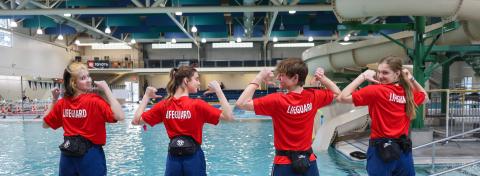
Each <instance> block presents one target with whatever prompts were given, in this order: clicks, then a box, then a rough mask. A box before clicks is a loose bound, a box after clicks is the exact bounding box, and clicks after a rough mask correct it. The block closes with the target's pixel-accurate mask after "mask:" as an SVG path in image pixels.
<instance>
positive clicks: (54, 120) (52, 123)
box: [43, 100, 63, 129]
mask: <svg viewBox="0 0 480 176" xmlns="http://www.w3.org/2000/svg"><path fill="white" fill-rule="evenodd" d="M62 104H63V100H59V101H58V102H57V103H55V105H53V108H52V110H51V111H50V112H49V113H48V114H47V116H46V117H45V118H43V121H44V122H45V123H46V124H47V125H48V126H49V127H50V128H52V129H57V128H60V127H61V126H63V119H62V117H63V115H62Z"/></svg>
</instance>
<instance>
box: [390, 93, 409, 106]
mask: <svg viewBox="0 0 480 176" xmlns="http://www.w3.org/2000/svg"><path fill="white" fill-rule="evenodd" d="M388 101H391V102H396V103H401V104H405V102H406V101H405V96H399V95H396V94H394V93H390V97H389V99H388Z"/></svg>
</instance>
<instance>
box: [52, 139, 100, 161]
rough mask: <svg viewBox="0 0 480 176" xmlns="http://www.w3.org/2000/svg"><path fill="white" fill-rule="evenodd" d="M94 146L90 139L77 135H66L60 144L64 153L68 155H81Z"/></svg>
mask: <svg viewBox="0 0 480 176" xmlns="http://www.w3.org/2000/svg"><path fill="white" fill-rule="evenodd" d="M92 146H93V143H92V142H90V141H89V140H88V139H85V138H84V137H82V136H80V135H77V136H64V137H63V143H62V144H60V145H59V146H58V148H60V151H61V152H62V154H64V155H67V156H74V157H81V156H83V155H85V153H87V151H88V149H90V148H91V147H92Z"/></svg>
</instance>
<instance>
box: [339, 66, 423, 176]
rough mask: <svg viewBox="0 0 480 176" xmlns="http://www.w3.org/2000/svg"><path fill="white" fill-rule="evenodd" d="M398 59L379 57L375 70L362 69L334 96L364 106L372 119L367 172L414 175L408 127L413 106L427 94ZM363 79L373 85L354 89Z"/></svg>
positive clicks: (412, 113) (340, 100) (413, 109)
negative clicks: (362, 70) (363, 70)
mask: <svg viewBox="0 0 480 176" xmlns="http://www.w3.org/2000/svg"><path fill="white" fill-rule="evenodd" d="M402 60H403V59H402V58H400V57H395V56H388V57H385V58H383V59H381V60H380V62H378V64H379V65H378V71H377V72H375V71H373V70H367V71H365V72H363V73H362V74H360V75H359V76H358V77H357V78H356V79H355V80H353V81H352V83H350V84H349V85H348V86H347V87H346V88H345V89H344V90H343V91H342V93H341V94H340V95H339V96H338V102H341V103H353V104H354V105H355V106H368V111H369V113H370V117H371V119H372V124H371V131H372V132H371V134H370V142H369V147H368V151H367V172H368V174H369V175H410V176H411V175H415V169H414V167H413V158H412V144H411V140H410V138H409V137H408V130H409V127H410V121H411V120H413V119H414V118H415V108H416V107H417V106H418V105H420V104H423V103H425V102H426V101H428V94H427V93H426V92H425V90H424V89H423V87H422V86H420V84H418V82H417V81H415V79H414V78H413V76H412V74H410V72H409V71H408V70H407V69H405V68H403V66H402ZM375 76H376V77H377V79H378V80H376V79H375ZM364 81H371V82H374V83H377V84H374V85H369V86H367V87H364V88H362V89H360V90H358V91H356V92H354V90H355V89H356V88H357V87H358V86H359V85H360V84H362V83H363V82H364Z"/></svg>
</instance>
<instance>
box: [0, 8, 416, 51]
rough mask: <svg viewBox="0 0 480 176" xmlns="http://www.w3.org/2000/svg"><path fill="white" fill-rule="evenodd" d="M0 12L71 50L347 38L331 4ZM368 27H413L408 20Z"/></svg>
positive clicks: (392, 19) (386, 20)
mask: <svg viewBox="0 0 480 176" xmlns="http://www.w3.org/2000/svg"><path fill="white" fill-rule="evenodd" d="M12 2H15V3H12ZM0 8H1V10H0V18H3V19H13V20H15V21H16V22H17V23H18V27H17V28H15V29H13V30H18V31H22V30H23V31H24V33H25V31H29V32H26V33H29V35H36V34H34V33H35V31H36V30H38V29H39V28H40V29H42V30H43V31H44V32H43V33H44V34H42V35H47V36H49V37H50V40H55V39H57V37H58V36H59V35H60V34H62V38H63V36H65V38H67V40H69V41H70V43H69V42H67V44H73V41H74V40H76V39H80V40H91V41H94V42H100V41H101V42H128V41H131V40H132V39H135V41H136V42H138V43H157V42H168V41H171V40H172V39H173V38H175V39H176V42H192V43H194V44H196V45H199V43H201V42H213V41H235V40H238V39H237V38H240V39H241V40H242V41H254V42H263V43H267V42H269V41H272V40H273V38H275V40H278V41H283V42H299V41H300V42H306V41H308V40H309V39H310V40H309V41H312V40H314V41H315V42H320V43H321V42H325V41H332V40H337V39H341V38H342V35H343V34H342V32H344V31H339V30H337V26H338V24H339V22H338V20H337V18H336V16H335V14H334V13H333V8H332V5H331V1H330V0H156V1H155V0H68V1H67V0H56V1H55V0H7V1H5V0H0ZM12 9H13V10H12ZM180 12H181V14H180ZM69 15H71V16H69ZM368 20H370V21H368ZM365 21H367V22H369V23H405V22H407V23H409V22H412V20H411V18H410V17H388V18H387V17H373V18H370V19H365V20H364V22H365ZM107 28H108V30H109V32H110V33H108V32H106V29H107ZM192 28H193V29H192ZM382 32H384V33H387V34H388V33H394V32H398V31H395V30H390V31H382ZM32 33H33V34H32ZM355 34H356V35H355V36H354V37H352V39H353V40H360V39H363V38H368V36H369V33H368V32H358V33H355ZM370 34H371V33H370ZM370 36H371V35H370ZM202 39H203V41H202Z"/></svg>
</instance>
